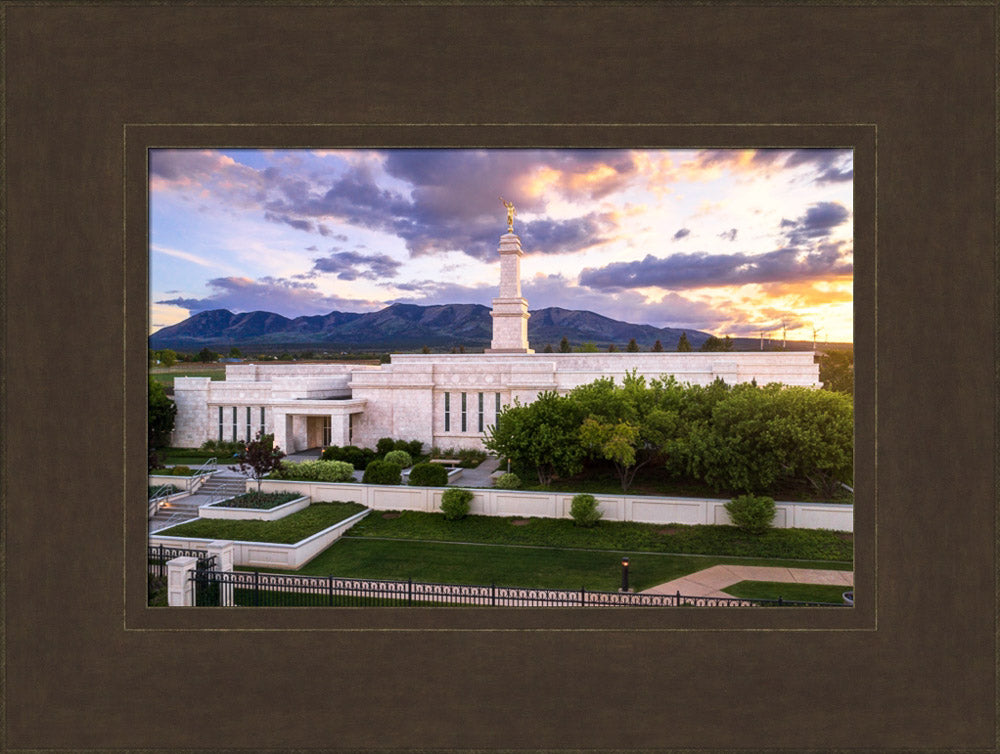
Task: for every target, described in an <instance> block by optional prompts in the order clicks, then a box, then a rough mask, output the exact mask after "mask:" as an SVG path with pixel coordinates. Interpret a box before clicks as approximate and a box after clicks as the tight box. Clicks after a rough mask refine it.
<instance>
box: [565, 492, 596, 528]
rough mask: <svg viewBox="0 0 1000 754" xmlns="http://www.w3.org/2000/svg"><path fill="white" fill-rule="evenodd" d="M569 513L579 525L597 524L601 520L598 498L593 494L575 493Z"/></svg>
mask: <svg viewBox="0 0 1000 754" xmlns="http://www.w3.org/2000/svg"><path fill="white" fill-rule="evenodd" d="M569 515H570V516H572V517H573V521H574V522H575V523H576V525H577V526H587V527H590V526H596V524H597V522H598V521H600V520H601V516H602V515H604V514H603V513H601V510H600V508H598V507H597V498H595V497H594V496H593V495H574V496H573V502H572V503H570V506H569Z"/></svg>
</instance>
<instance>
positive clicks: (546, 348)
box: [542, 343, 553, 353]
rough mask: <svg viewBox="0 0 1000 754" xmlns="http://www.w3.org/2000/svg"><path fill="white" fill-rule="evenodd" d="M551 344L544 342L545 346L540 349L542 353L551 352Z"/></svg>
mask: <svg viewBox="0 0 1000 754" xmlns="http://www.w3.org/2000/svg"><path fill="white" fill-rule="evenodd" d="M552 352H553V351H552V344H551V343H546V344H545V348H543V349H542V353H552Z"/></svg>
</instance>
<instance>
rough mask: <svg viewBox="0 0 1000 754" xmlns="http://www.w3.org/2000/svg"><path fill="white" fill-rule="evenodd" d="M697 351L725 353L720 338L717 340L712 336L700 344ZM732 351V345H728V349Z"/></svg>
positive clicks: (724, 346) (724, 347)
mask: <svg viewBox="0 0 1000 754" xmlns="http://www.w3.org/2000/svg"><path fill="white" fill-rule="evenodd" d="M698 350H699V351H725V350H727V349H726V344H725V342H724V341H723V340H722V339H721V338H717V337H715V336H714V335H709V336H708V340H706V341H705V342H704V343H702V344H701V348H699V349H698ZM728 350H730V351H731V350H732V343H730V345H729V349H728Z"/></svg>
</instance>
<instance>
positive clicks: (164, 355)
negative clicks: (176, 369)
mask: <svg viewBox="0 0 1000 754" xmlns="http://www.w3.org/2000/svg"><path fill="white" fill-rule="evenodd" d="M156 355H157V357H158V358H159V360H160V363H161V364H163V366H165V367H172V366H173V365H174V364H176V363H177V352H176V351H172V350H171V349H169V348H164V349H163V350H162V351H157V354H156Z"/></svg>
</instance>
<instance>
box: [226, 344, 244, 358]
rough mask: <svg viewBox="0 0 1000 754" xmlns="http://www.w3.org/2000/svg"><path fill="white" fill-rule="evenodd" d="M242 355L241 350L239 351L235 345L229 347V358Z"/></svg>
mask: <svg viewBox="0 0 1000 754" xmlns="http://www.w3.org/2000/svg"><path fill="white" fill-rule="evenodd" d="M242 355H243V351H241V350H240V349H238V348H237V347H236V346H233V347H232V348H230V349H229V356H230V357H231V358H234V359H238V358H240V357H241V356H242Z"/></svg>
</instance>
